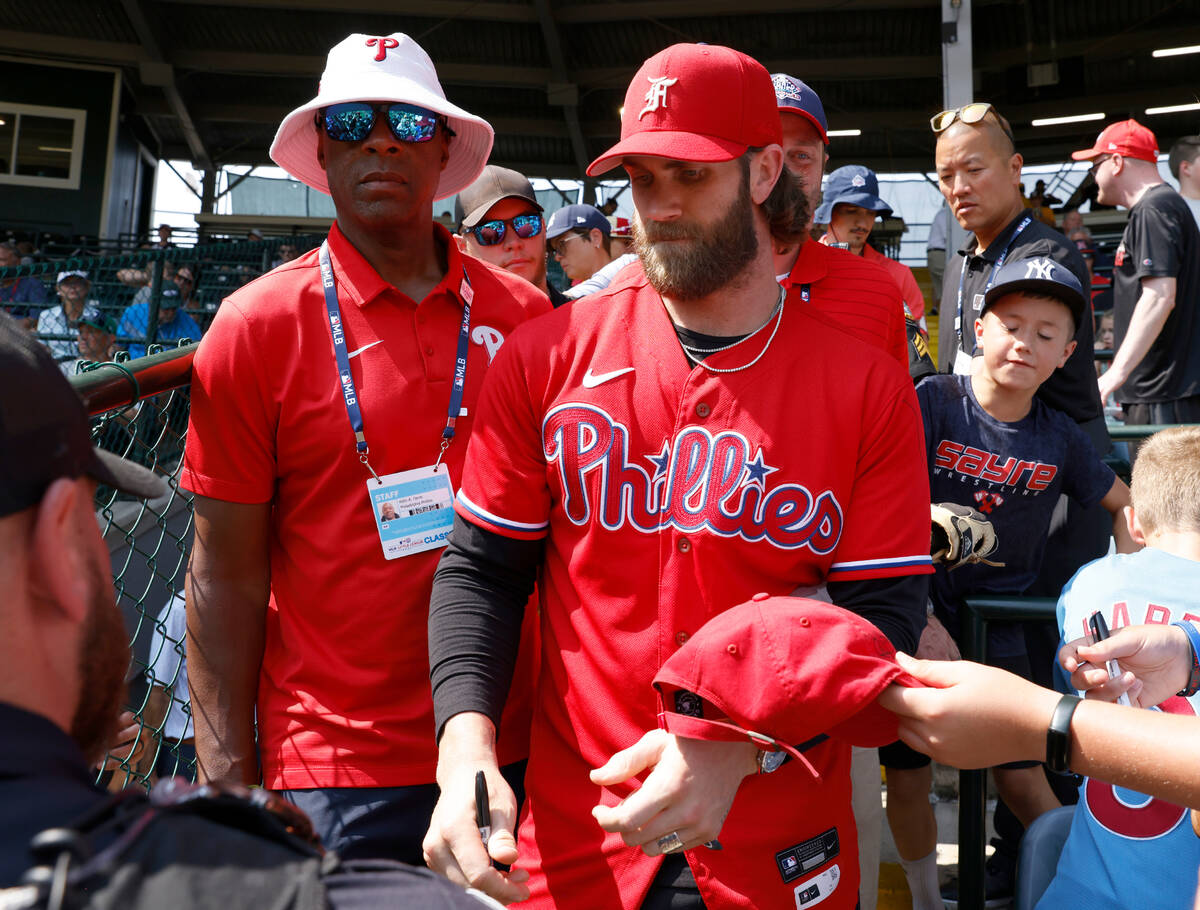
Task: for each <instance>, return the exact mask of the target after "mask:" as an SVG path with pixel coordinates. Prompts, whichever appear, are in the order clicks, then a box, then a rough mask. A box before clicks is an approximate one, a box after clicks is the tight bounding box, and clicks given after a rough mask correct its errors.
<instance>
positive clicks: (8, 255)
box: [0, 241, 50, 329]
mask: <svg viewBox="0 0 1200 910" xmlns="http://www.w3.org/2000/svg"><path fill="white" fill-rule="evenodd" d="M20 264H21V253H20V251H19V250H18V249H17V245H16V244H15V243H13V242H12V241H5V242H4V243H0V269H15V268H17V267H18V266H19V265H20ZM49 300H50V298H49V295H48V294H47V293H46V286H45V285H44V284H42V283H41V282H40V281H38V280H37V279H36V278H34V277H32V276H26V277H24V278H6V279H4V280H3V281H0V307H3V310H4V312H6V313H8V314H9V315H10V316H12V317H13V318H14V319H17V320H19V321H20V322H21V324H22V325H24V326H25V327H26V328H28V329H31V328H33V327H34V325H35V324H36V323H37V318H38V314H39V313H40V312H41V309H42V306H43V305H44V304H46V303H48V302H49Z"/></svg>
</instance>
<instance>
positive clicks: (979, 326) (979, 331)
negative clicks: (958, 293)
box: [975, 316, 983, 354]
mask: <svg viewBox="0 0 1200 910" xmlns="http://www.w3.org/2000/svg"><path fill="white" fill-rule="evenodd" d="M975 347H977V348H979V352H980V353H981V354H982V353H983V317H982V316H980V317H979V318H978V319H976V320H975Z"/></svg>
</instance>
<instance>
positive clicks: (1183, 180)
mask: <svg viewBox="0 0 1200 910" xmlns="http://www.w3.org/2000/svg"><path fill="white" fill-rule="evenodd" d="M1167 166H1168V167H1169V168H1170V169H1171V176H1172V177H1174V178H1175V179H1176V180H1178V181H1179V195H1180V196H1182V197H1183V201H1184V202H1186V203H1187V204H1188V208H1190V209H1191V210H1192V214H1193V215H1194V216H1195V218H1196V224H1198V225H1200V136H1184V137H1183V138H1182V139H1179V140H1178V141H1176V143H1175V144H1174V145H1173V146H1171V154H1170V155H1169V156H1168V157H1167Z"/></svg>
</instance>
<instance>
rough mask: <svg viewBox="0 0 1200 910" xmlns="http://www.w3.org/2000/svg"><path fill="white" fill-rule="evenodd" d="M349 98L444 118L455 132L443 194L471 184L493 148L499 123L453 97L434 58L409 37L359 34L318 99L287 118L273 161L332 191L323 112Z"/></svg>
mask: <svg viewBox="0 0 1200 910" xmlns="http://www.w3.org/2000/svg"><path fill="white" fill-rule="evenodd" d="M343 101H393V102H402V103H404V104H415V105H417V106H418V107H423V108H426V109H427V110H431V111H434V112H435V113H438V114H441V115H442V116H444V117H445V118H446V119H447V120H448V121H449V123H450V128H451V129H452V130H454V132H455V134H456V135H455V136H454V138H453V139H451V140H450V159H449V161H447V162H446V167H445V169H444V170H443V171H442V179H441V180H439V181H438V186H437V196H436V197H435V198H437V199H444V198H446V197H447V196H453V195H454V194H455V193H457V192H458V191H459V190H461V189H463V188H465V187H468V186H470V185H471V184H472V183H473V182H474V181H475V178H476V177H478V176H479V174H480V172H481V171H482V170H483V166H484V165H485V164H487V160H488V155H490V154H491V152H492V138H493V135H494V133H493V131H492V127H491V124H489V123H488V122H487V121H486V120H484V119H483V118H481V117H476V116H475V115H474V114H468V113H467V112H466V111H464V110H463V109H462V108H460V107H457V106H455V105H453V104H451V103H450V102H449V101H447V100H446V95H445V94H444V93H443V92H442V86H441V84H440V83H439V82H438V77H437V71H436V70H435V69H434V68H433V61H432V60H430V59H429V55H428V54H427V53H425V51H424V50H422V49H421V46H420V45H419V44H417V42H415V41H413V40H412V38H410V37H408V35H403V34H401V33H399V32H394V33H392V34H391V35H388V36H387V37H379V36H377V35H359V34H355V35H351V36H350V37H348V38H346V39H345V40H344V41H342V42H341V43H340V44H338V45H336V46H335V47H334V48H333V49H332V50H331V51H330V52H329V58H328V59H327V60H326V62H325V72H324V73H322V74H321V83H320V85H319V86H318V88H317V97H316V98H314V99H313V100H312V101H310V102H308V103H307V104H305V105H302V106H300V107H298V108H296V109H295V110H294V111H292V112H291V113H290V114H288V115H287V116H286V117H284V118H283V123H281V124H279V131H278V132H277V133H276V134H275V141H274V142H272V143H271V158H272V160H273V161H274V162H275V163H276V164H278V165H279V166H280V167H281V168H283V169H284V170H285V171H287V172H288V173H289V174H291V175H292V176H293V177H295V178H296V179H297V180H300V181H302V182H304V183H307V184H308V185H309V186H311V187H312V188H313V189H315V190H320V191H321V192H322V193H328V192H329V183H328V182H327V181H326V179H325V169H324V168H323V167H321V165H320V163H319V162H318V161H317V126H316V123H315V122H314V118H315V115H316V112H317V111H318V110H320V109H321V108H323V107H328V106H329V105H331V104H340V103H342V102H343Z"/></svg>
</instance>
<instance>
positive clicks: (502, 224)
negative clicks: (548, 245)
mask: <svg viewBox="0 0 1200 910" xmlns="http://www.w3.org/2000/svg"><path fill="white" fill-rule="evenodd" d="M509 227H512V229H513V232H514V233H515V234H516V235H517V236H518V237H520V238H521V239H522V240H528V239H529V238H530V237H536V236H537V235H538V234H540V233H541V232H542V216H541V215H538V214H536V213H533V212H531V213H529V214H526V215H517V216H516V217H513V218H509V219H507V220H504V219H501V218H494V219H492V220H491V221H485V222H483V224H477V225H475V227H473V228H471V233H472V234H474V235H475V239H476V240H477V241H478V242H479V245H480V246H495V245H496V244H497V243H503V242H504V235H505V233H507V231H508V229H509Z"/></svg>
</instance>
